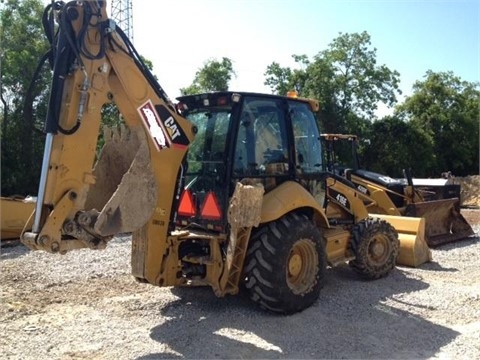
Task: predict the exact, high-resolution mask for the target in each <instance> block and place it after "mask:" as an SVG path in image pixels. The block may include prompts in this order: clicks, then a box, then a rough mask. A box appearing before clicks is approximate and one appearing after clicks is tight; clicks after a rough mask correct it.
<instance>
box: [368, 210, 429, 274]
mask: <svg viewBox="0 0 480 360" xmlns="http://www.w3.org/2000/svg"><path fill="white" fill-rule="evenodd" d="M372 216H374V217H378V218H380V219H383V220H385V221H387V222H389V223H390V225H392V226H393V227H394V228H395V230H396V231H397V233H398V239H399V240H400V251H399V254H398V258H397V264H398V265H403V266H411V267H418V266H420V265H421V264H423V263H426V262H429V261H431V260H432V252H431V251H430V249H429V248H428V245H427V243H426V241H425V219H423V218H415V217H408V216H392V215H377V214H375V215H372Z"/></svg>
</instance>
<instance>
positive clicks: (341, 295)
mask: <svg viewBox="0 0 480 360" xmlns="http://www.w3.org/2000/svg"><path fill="white" fill-rule="evenodd" d="M428 286H429V285H428V284H427V283H425V282H423V281H421V280H419V279H416V278H413V277H412V276H411V274H408V273H407V272H404V271H402V270H401V268H397V269H396V270H395V271H393V272H392V273H391V274H390V276H388V277H386V278H383V279H380V280H377V281H373V282H365V281H362V280H359V279H358V277H357V276H356V275H355V274H354V273H353V272H352V271H351V270H350V269H349V268H348V266H343V267H342V266H341V267H338V268H335V269H330V270H329V271H328V274H327V281H326V285H325V287H324V288H323V289H322V291H321V293H320V298H319V299H318V301H317V302H316V303H315V304H314V306H312V307H311V308H308V309H306V310H304V311H303V312H301V313H297V314H294V315H290V316H281V315H274V314H271V313H268V312H265V311H262V310H260V309H259V308H257V307H255V306H254V305H253V304H252V303H251V302H250V301H249V300H248V298H247V297H246V296H242V295H240V296H232V297H230V296H229V297H226V298H223V299H219V298H217V297H215V295H214V294H213V293H212V292H211V290H210V289H209V288H173V289H172V292H173V293H174V294H175V295H177V296H179V297H180V299H179V300H177V301H175V302H173V303H171V304H169V305H167V306H165V307H163V308H161V309H160V310H159V311H160V312H161V314H162V315H163V316H165V317H166V318H167V319H168V320H167V321H166V322H164V323H162V324H161V325H158V326H155V327H153V328H152V329H151V334H150V336H151V338H152V339H153V340H155V341H158V342H160V343H162V344H165V345H166V346H168V348H169V349H170V351H168V352H164V353H158V352H157V353H152V354H150V355H148V356H144V357H141V358H139V359H159V358H222V359H227V358H265V359H268V358H430V357H433V356H435V354H437V353H438V351H439V350H440V348H442V347H443V346H445V345H447V344H448V343H450V342H451V341H453V340H454V339H455V338H456V337H457V336H458V335H459V333H458V332H456V331H454V330H451V329H449V328H447V327H444V326H440V325H437V324H434V323H432V322H430V321H428V320H425V319H423V318H421V317H419V316H416V315H414V314H413V313H409V312H407V311H404V310H401V309H399V308H396V307H392V306H390V305H387V303H386V300H387V299H388V300H390V301H389V304H391V303H392V302H393V303H394V304H395V303H398V304H399V305H401V304H404V303H403V302H402V301H401V298H398V301H397V299H396V295H399V294H401V293H410V292H416V291H420V290H423V289H426V288H428ZM408 305H409V306H414V307H415V306H417V307H422V306H421V305H416V304H408Z"/></svg>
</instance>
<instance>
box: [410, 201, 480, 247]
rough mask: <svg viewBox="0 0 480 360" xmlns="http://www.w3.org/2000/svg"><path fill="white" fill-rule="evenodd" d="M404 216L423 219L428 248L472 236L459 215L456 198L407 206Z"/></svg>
mask: <svg viewBox="0 0 480 360" xmlns="http://www.w3.org/2000/svg"><path fill="white" fill-rule="evenodd" d="M405 215H406V216H415V217H423V218H425V239H426V241H427V244H428V245H429V246H430V247H435V246H439V245H441V244H445V243H449V242H453V241H457V240H461V239H464V238H466V237H468V236H471V235H473V234H474V231H473V229H472V227H471V226H470V225H469V224H468V222H467V220H465V218H464V217H463V216H462V214H460V202H459V200H458V199H456V198H454V199H443V200H435V201H427V202H421V203H415V204H411V205H408V206H407V209H406V213H405Z"/></svg>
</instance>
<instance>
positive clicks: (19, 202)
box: [0, 197, 35, 240]
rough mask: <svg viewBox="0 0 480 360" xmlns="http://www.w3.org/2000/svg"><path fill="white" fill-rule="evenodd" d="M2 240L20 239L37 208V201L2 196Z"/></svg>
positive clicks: (0, 202) (0, 203)
mask: <svg viewBox="0 0 480 360" xmlns="http://www.w3.org/2000/svg"><path fill="white" fill-rule="evenodd" d="M0 205H1V208H0V218H1V229H2V236H1V239H2V240H8V239H18V238H19V237H20V234H21V233H22V230H23V228H24V226H25V224H26V223H27V221H28V219H29V217H30V215H32V213H33V210H34V208H35V201H34V200H32V201H30V200H25V199H14V198H6V197H2V198H0Z"/></svg>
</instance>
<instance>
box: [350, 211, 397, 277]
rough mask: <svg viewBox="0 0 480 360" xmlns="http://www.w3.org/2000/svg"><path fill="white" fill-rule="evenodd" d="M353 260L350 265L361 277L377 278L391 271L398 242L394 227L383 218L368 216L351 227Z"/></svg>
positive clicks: (395, 257)
mask: <svg viewBox="0 0 480 360" xmlns="http://www.w3.org/2000/svg"><path fill="white" fill-rule="evenodd" d="M352 241H353V244H352V247H353V251H354V253H355V256H356V257H355V260H353V261H350V266H352V268H353V269H354V270H355V271H356V272H357V273H358V274H359V275H360V276H362V277H363V278H365V279H368V280H373V279H379V278H381V277H384V276H386V275H388V273H390V271H392V269H393V268H394V267H395V263H396V261H397V257H398V251H399V246H400V242H399V240H398V233H397V231H396V230H395V228H394V227H393V226H392V225H390V224H389V223H388V222H386V221H385V220H380V219H373V218H368V219H365V220H363V221H361V222H359V223H358V224H357V225H355V227H354V228H353V240H352Z"/></svg>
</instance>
